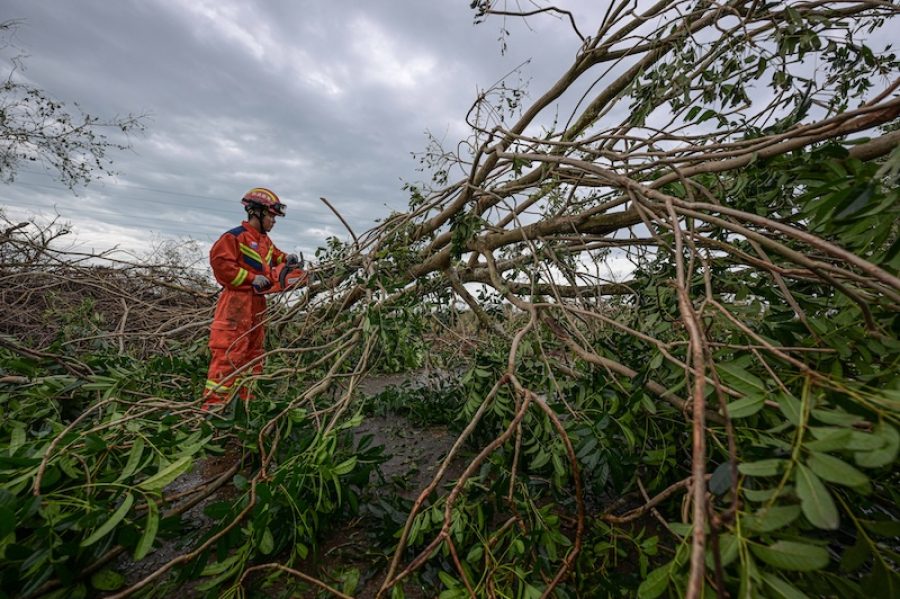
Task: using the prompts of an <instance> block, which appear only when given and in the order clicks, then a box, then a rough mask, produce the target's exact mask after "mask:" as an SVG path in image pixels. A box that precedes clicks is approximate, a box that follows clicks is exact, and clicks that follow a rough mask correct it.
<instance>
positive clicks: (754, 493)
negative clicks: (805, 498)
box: [742, 485, 794, 503]
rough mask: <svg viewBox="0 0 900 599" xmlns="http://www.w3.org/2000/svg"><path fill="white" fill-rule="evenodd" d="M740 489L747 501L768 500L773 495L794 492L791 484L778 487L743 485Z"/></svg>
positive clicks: (777, 495)
mask: <svg viewBox="0 0 900 599" xmlns="http://www.w3.org/2000/svg"><path fill="white" fill-rule="evenodd" d="M742 491H743V493H744V497H746V498H747V499H748V500H749V501H755V502H757V503H760V502H763V501H769V500H770V499H772V498H773V497H779V496H782V495H790V494H791V493H793V492H794V487H792V486H791V485H786V486H784V487H782V488H779V489H748V488H746V487H744V488H743V489H742Z"/></svg>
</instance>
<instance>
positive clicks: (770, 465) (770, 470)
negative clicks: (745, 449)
mask: <svg viewBox="0 0 900 599" xmlns="http://www.w3.org/2000/svg"><path fill="white" fill-rule="evenodd" d="M786 464H787V460H782V459H771V460H760V461H758V462H745V463H743V464H738V471H739V472H740V473H741V474H746V475H747V476H775V475H776V474H780V473H781V472H784V467H785V465H786Z"/></svg>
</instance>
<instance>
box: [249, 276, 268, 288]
mask: <svg viewBox="0 0 900 599" xmlns="http://www.w3.org/2000/svg"><path fill="white" fill-rule="evenodd" d="M250 284H251V285H252V286H253V288H254V289H256V290H257V291H265V290H266V289H268V288H269V287H271V286H272V281H270V280H269V279H268V277H266V275H256V276H255V277H254V278H253V282H252V283H250Z"/></svg>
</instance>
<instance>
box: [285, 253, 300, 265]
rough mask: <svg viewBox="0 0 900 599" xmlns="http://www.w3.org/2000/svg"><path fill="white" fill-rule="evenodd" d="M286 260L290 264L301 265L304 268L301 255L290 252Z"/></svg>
mask: <svg viewBox="0 0 900 599" xmlns="http://www.w3.org/2000/svg"><path fill="white" fill-rule="evenodd" d="M285 262H286V263H287V265H288V266H299V267H300V268H303V259H302V258H300V256H298V255H297V254H288V257H287V259H285Z"/></svg>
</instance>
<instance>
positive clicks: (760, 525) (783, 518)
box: [744, 505, 800, 532]
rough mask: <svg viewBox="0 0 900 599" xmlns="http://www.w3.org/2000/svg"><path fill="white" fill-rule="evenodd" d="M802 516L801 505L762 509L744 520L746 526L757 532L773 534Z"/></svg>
mask: <svg viewBox="0 0 900 599" xmlns="http://www.w3.org/2000/svg"><path fill="white" fill-rule="evenodd" d="M799 515H800V506H799V505H776V506H772V507H770V508H769V509H765V508H763V509H761V510H759V511H757V512H756V513H754V514H750V515H748V516H746V517H745V518H744V525H745V526H746V527H747V528H749V529H751V530H755V531H757V532H772V531H773V530H778V529H779V528H782V527H784V526H787V525H788V524H790V523H791V522H793V521H794V520H796V519H797V516H799Z"/></svg>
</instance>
